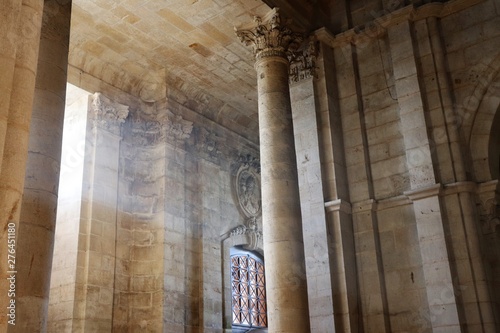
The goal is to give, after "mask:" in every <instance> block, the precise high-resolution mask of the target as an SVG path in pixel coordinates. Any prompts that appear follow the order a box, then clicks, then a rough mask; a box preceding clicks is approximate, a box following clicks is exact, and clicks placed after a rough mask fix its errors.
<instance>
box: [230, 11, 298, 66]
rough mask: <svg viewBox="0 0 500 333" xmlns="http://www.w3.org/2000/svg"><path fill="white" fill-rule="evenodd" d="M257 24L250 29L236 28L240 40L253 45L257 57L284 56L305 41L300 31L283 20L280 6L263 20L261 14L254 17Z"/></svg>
mask: <svg viewBox="0 0 500 333" xmlns="http://www.w3.org/2000/svg"><path fill="white" fill-rule="evenodd" d="M269 16H270V17H269ZM254 21H255V23H256V26H255V27H253V28H250V29H241V30H238V29H237V28H236V27H235V28H234V30H235V32H236V36H238V38H239V39H240V41H241V42H242V43H243V44H245V45H247V46H249V45H251V46H253V51H254V54H255V56H256V58H257V59H260V58H263V57H267V56H282V57H286V56H287V54H289V53H290V52H293V51H295V50H297V49H298V48H299V46H300V44H301V43H302V41H303V39H304V38H303V36H302V34H300V33H296V32H293V31H292V30H290V29H289V28H288V27H286V26H284V25H283V24H282V22H281V17H280V14H279V8H277V7H276V8H274V9H273V10H272V11H271V12H270V13H269V14H268V15H267V17H266V18H265V22H263V20H262V18H260V17H259V16H256V17H254Z"/></svg>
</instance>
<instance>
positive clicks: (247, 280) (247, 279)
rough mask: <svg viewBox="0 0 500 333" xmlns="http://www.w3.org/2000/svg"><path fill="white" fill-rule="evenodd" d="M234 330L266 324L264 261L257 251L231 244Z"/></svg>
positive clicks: (261, 326) (265, 325) (264, 325)
mask: <svg viewBox="0 0 500 333" xmlns="http://www.w3.org/2000/svg"><path fill="white" fill-rule="evenodd" d="M231 296H232V297H231V309H232V318H233V319H232V328H233V332H248V331H250V330H252V329H256V328H264V327H267V310H266V309H267V304H266V280H265V277H264V261H263V259H262V257H261V256H260V255H259V254H258V253H254V252H251V251H247V250H244V249H242V248H239V247H233V248H231Z"/></svg>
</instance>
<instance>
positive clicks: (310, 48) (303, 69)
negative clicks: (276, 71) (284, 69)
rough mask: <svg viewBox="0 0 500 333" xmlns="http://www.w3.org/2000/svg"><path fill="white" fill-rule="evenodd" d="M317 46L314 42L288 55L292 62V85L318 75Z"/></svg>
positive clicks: (310, 41)
mask: <svg viewBox="0 0 500 333" xmlns="http://www.w3.org/2000/svg"><path fill="white" fill-rule="evenodd" d="M316 56H317V45H316V42H315V41H314V40H309V42H307V43H305V44H303V45H302V47H301V48H300V49H299V50H297V51H295V52H291V53H290V54H289V55H288V60H289V61H290V83H293V82H299V81H301V80H304V79H308V78H311V77H314V76H315V75H316Z"/></svg>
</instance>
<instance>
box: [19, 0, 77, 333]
mask: <svg viewBox="0 0 500 333" xmlns="http://www.w3.org/2000/svg"><path fill="white" fill-rule="evenodd" d="M70 16H71V1H69V0H68V1H55V0H52V1H45V4H44V11H43V21H42V22H43V23H42V30H41V37H40V51H39V57H38V67H37V77H36V83H35V94H34V99H33V111H32V117H31V124H30V136H29V145H28V159H27V163H26V175H25V182H24V194H23V199H22V203H21V216H20V224H19V230H18V250H17V259H18V262H17V263H16V264H17V265H16V268H17V271H18V285H17V291H18V292H17V313H18V317H19V322H18V323H17V324H16V326H15V327H16V329H15V331H16V332H27V331H30V332H39V331H45V330H46V327H47V317H48V313H47V310H48V301H49V284H50V271H51V266H52V252H53V248H54V229H55V222H56V208H57V189H58V185H59V169H60V160H61V146H62V128H63V122H64V108H65V97H66V81H67V75H66V74H67V67H68V49H69V28H70ZM32 235H37V237H33V236H32Z"/></svg>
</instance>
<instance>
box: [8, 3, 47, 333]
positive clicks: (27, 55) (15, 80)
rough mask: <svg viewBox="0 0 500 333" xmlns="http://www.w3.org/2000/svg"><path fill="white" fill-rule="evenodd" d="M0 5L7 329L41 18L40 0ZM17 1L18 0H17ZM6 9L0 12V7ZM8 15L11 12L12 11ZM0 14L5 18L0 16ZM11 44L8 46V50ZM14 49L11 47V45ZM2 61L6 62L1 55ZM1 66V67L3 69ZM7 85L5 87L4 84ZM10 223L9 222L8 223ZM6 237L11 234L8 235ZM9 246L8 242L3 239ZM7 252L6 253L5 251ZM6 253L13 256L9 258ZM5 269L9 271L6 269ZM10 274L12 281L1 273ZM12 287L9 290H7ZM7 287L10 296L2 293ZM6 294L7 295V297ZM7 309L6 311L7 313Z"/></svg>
mask: <svg viewBox="0 0 500 333" xmlns="http://www.w3.org/2000/svg"><path fill="white" fill-rule="evenodd" d="M7 2H8V4H7V5H6V6H5V7H2V14H1V15H0V20H1V21H2V23H1V24H0V28H2V29H3V28H4V27H5V26H6V28H7V29H9V30H7V31H2V32H1V35H2V37H1V40H0V42H1V43H2V45H1V47H0V49H1V51H0V63H3V64H2V65H1V67H0V73H1V75H0V76H2V78H1V79H0V81H1V83H0V88H1V89H0V94H1V97H2V98H1V101H0V147H1V148H0V152H1V153H2V154H1V155H0V161H1V164H0V166H1V169H0V228H1V230H3V231H4V232H2V233H0V257H2V258H3V259H2V261H1V264H0V267H1V269H0V270H1V274H0V290H3V291H5V295H3V296H2V297H0V300H1V301H0V307H1V308H2V309H3V310H2V312H1V314H2V315H1V316H0V331H2V332H6V331H7V327H8V326H9V324H8V323H7V321H8V320H13V321H11V325H10V327H14V326H12V324H17V323H18V321H17V318H16V314H15V310H13V311H11V309H8V310H7V304H9V305H11V304H12V306H13V308H15V306H16V305H15V302H16V296H17V294H16V292H17V290H16V283H15V282H17V280H16V276H15V275H16V273H15V270H16V268H17V266H16V265H17V263H18V262H19V260H18V258H17V256H16V255H17V254H16V252H15V251H16V250H17V249H19V246H16V244H15V240H16V237H18V235H17V234H18V225H19V223H18V222H19V216H20V208H21V199H22V193H23V187H24V175H25V166H26V158H27V151H28V137H29V125H30V118H31V109H32V105H33V92H34V88H35V77H36V70H37V60H38V46H39V42H40V29H41V23H42V11H43V1H42V0H37V1H28V0H25V1H7ZM21 3H22V4H21ZM4 9H5V12H4ZM11 15H12V16H11ZM4 17H5V18H6V19H7V21H3V19H4ZM9 47H11V48H12V49H10V50H8V48H9ZM14 50H15V51H14ZM4 60H5V61H6V62H5V63H4V62H3V61H4ZM4 69H6V71H5V72H3V70H4ZM4 88H6V90H4ZM8 226H9V227H8ZM9 237H11V238H9ZM9 239H10V240H11V241H14V243H10V244H9V245H11V247H7V245H8V240H9ZM9 254H10V255H11V256H12V257H8V255H9ZM7 259H10V260H12V261H8V260H7ZM6 272H13V273H9V274H7V273H6ZM11 275H14V276H13V279H12V280H11V282H12V283H8V282H9V281H8V280H7V279H6V278H7V276H11ZM10 290H12V292H11V291H10ZM7 291H9V296H8V295H7ZM7 296H8V297H7ZM6 311H8V313H9V314H12V315H11V316H6V315H5V314H6Z"/></svg>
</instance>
